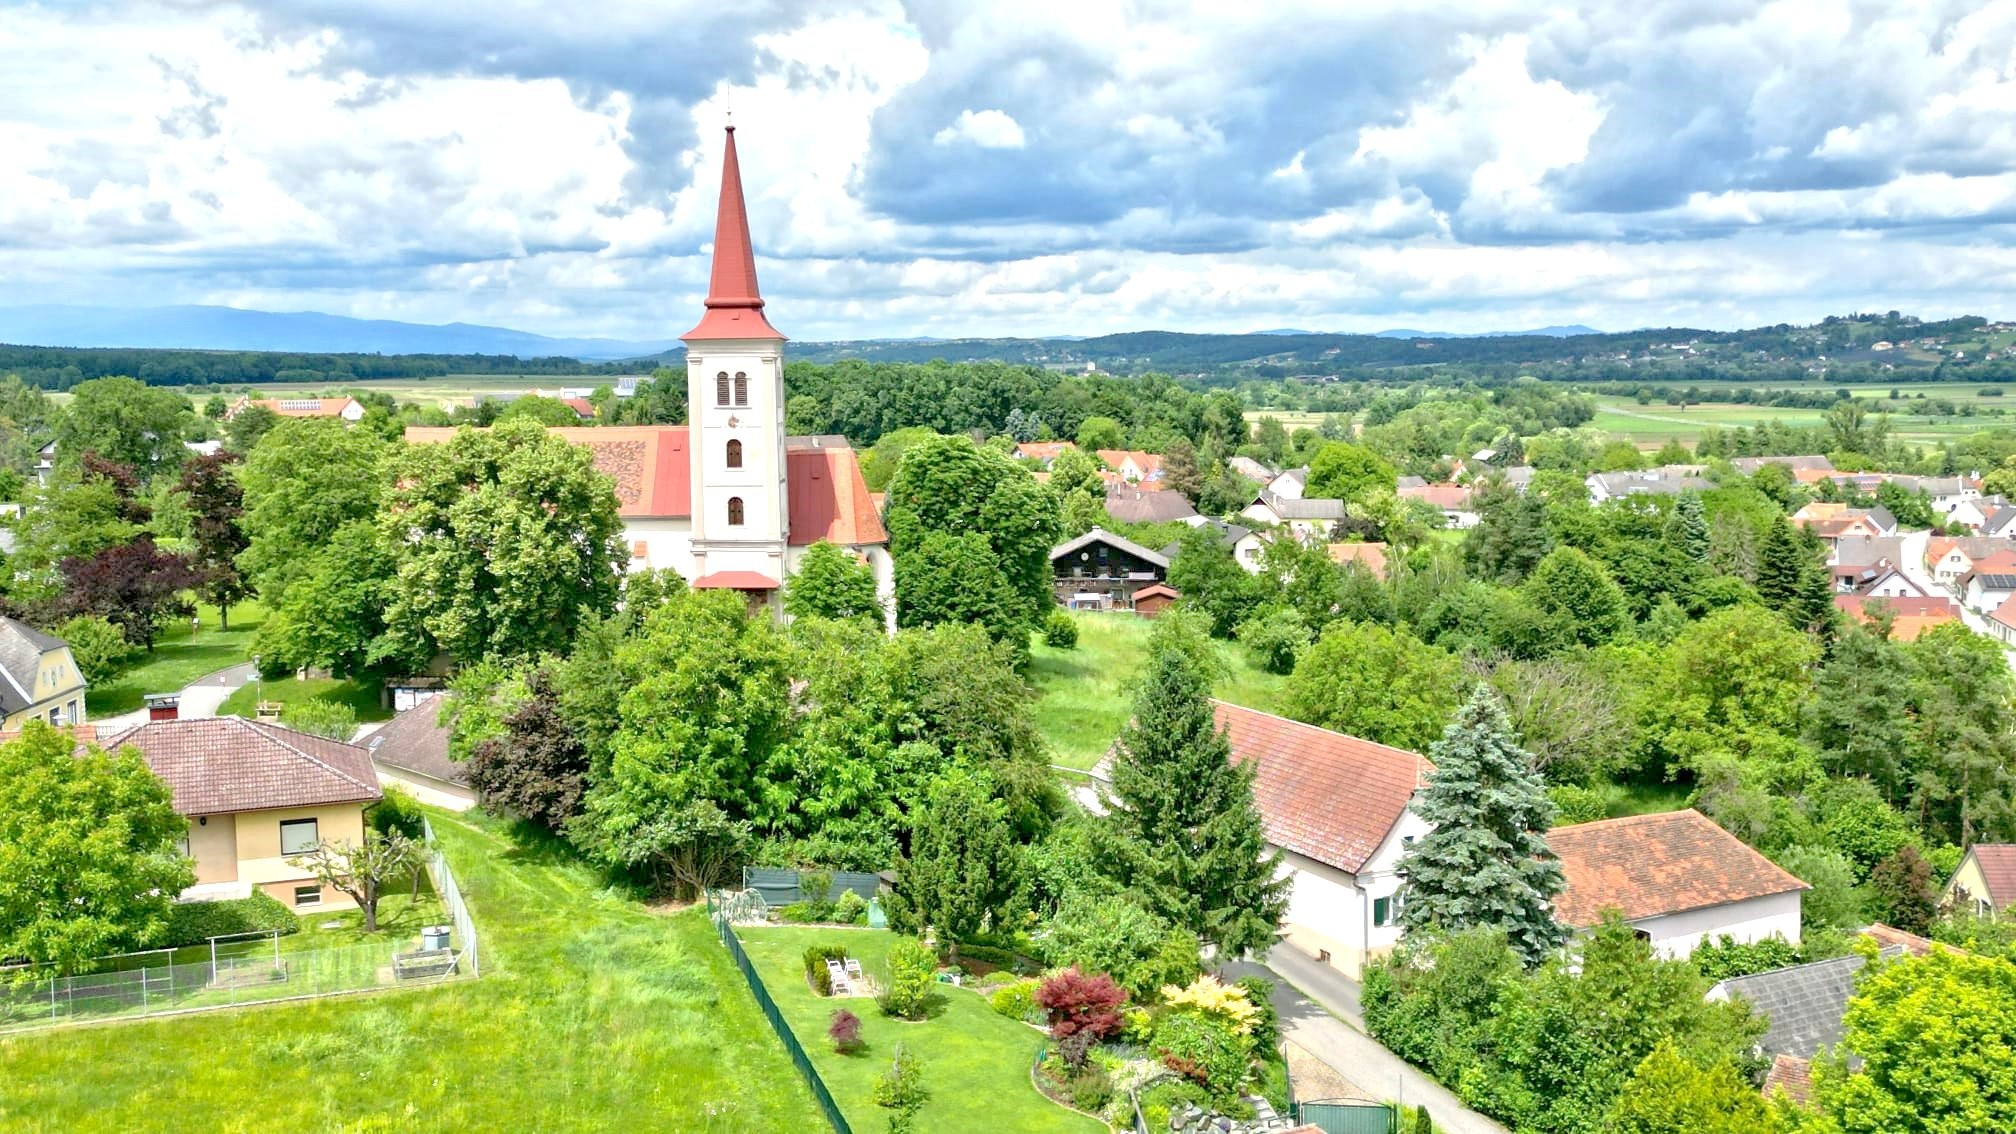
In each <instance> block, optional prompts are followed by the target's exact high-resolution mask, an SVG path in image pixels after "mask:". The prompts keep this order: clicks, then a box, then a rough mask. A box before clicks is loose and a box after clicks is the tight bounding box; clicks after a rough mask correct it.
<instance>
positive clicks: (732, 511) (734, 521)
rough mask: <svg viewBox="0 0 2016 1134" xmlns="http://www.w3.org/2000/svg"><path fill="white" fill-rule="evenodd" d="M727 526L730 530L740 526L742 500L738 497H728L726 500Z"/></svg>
mask: <svg viewBox="0 0 2016 1134" xmlns="http://www.w3.org/2000/svg"><path fill="white" fill-rule="evenodd" d="M728 526H729V527H731V528H739V527H741V526H742V498H741V497H740V496H730V497H729V498H728Z"/></svg>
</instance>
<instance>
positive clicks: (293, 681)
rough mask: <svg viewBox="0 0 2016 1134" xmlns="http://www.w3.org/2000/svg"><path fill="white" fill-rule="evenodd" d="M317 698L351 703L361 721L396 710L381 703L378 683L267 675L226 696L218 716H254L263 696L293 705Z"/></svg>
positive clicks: (384, 718)
mask: <svg viewBox="0 0 2016 1134" xmlns="http://www.w3.org/2000/svg"><path fill="white" fill-rule="evenodd" d="M316 697H320V698H322V699H323V700H324V701H337V702H340V703H342V704H345V705H348V706H350V708H351V710H352V711H354V712H355V713H356V714H357V719H358V720H360V721H389V720H391V719H392V710H391V709H388V708H386V707H385V706H383V705H382V704H380V703H379V697H378V685H377V684H376V683H375V682H366V681H357V680H355V679H351V678H336V677H310V678H308V679H306V680H301V679H299V678H293V677H280V678H267V679H266V680H265V681H264V682H255V683H253V684H251V685H247V686H245V687H244V688H242V689H240V690H238V692H236V693H233V694H231V695H230V696H229V697H226V698H224V703H223V704H222V705H220V706H218V708H217V715H218V716H220V717H252V716H257V715H258V710H259V702H260V700H261V699H264V700H267V701H277V702H279V703H280V704H282V705H292V704H295V703H297V702H300V701H307V700H311V699H313V698H316Z"/></svg>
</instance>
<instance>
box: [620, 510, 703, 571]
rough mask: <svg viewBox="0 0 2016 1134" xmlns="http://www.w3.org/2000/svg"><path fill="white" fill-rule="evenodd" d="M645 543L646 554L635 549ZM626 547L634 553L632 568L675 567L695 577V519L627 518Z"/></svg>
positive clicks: (624, 523) (659, 568) (625, 527)
mask: <svg viewBox="0 0 2016 1134" xmlns="http://www.w3.org/2000/svg"><path fill="white" fill-rule="evenodd" d="M639 543H642V544H643V545H644V556H643V558H641V559H640V558H638V557H636V556H635V555H634V554H633V552H634V549H635V548H636V546H637V545H638V544H639ZM623 551H624V553H625V554H628V555H631V559H630V570H632V571H647V570H648V571H663V570H665V569H666V568H668V567H669V568H671V569H672V570H674V571H677V572H679V575H680V577H681V578H683V579H685V580H686V581H688V582H691V581H692V580H693V522H692V521H691V520H659V519H652V520H644V519H625V520H624V521H623Z"/></svg>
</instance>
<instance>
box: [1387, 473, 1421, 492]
mask: <svg viewBox="0 0 2016 1134" xmlns="http://www.w3.org/2000/svg"><path fill="white" fill-rule="evenodd" d="M1426 487H1428V478H1427V477H1425V476H1401V477H1397V478H1395V479H1394V481H1393V491H1394V492H1396V493H1397V492H1404V491H1406V490H1407V489H1410V488H1426Z"/></svg>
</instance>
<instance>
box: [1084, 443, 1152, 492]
mask: <svg viewBox="0 0 2016 1134" xmlns="http://www.w3.org/2000/svg"><path fill="white" fill-rule="evenodd" d="M1096 451H1097V452H1098V454H1099V459H1100V460H1102V461H1105V462H1106V468H1107V469H1108V470H1110V473H1111V475H1110V476H1109V477H1108V478H1107V482H1106V483H1107V484H1108V485H1115V484H1127V485H1138V486H1140V487H1143V488H1148V489H1155V488H1159V487H1161V483H1160V482H1161V480H1162V456H1161V454H1159V453H1143V452H1141V451H1140V450H1138V449H1099V450H1096Z"/></svg>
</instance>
